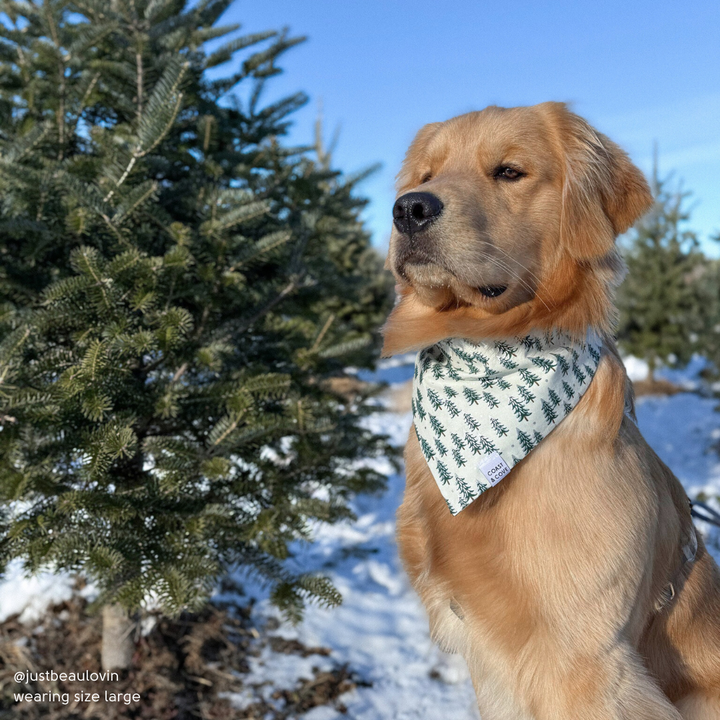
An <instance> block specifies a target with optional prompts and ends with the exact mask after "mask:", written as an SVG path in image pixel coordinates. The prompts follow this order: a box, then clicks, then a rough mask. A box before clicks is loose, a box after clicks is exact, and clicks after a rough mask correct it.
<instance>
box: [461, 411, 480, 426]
mask: <svg viewBox="0 0 720 720" xmlns="http://www.w3.org/2000/svg"><path fill="white" fill-rule="evenodd" d="M463 417H464V418H465V424H466V425H467V426H468V427H469V428H470V429H471V430H479V429H480V423H479V422H478V421H477V420H476V419H475V418H474V417H473V416H472V415H471V414H470V413H465V415H463Z"/></svg>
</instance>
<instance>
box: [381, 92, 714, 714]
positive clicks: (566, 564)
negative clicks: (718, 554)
mask: <svg viewBox="0 0 720 720" xmlns="http://www.w3.org/2000/svg"><path fill="white" fill-rule="evenodd" d="M411 192H420V193H423V194H426V195H423V197H424V198H425V199H426V200H427V195H429V196H430V197H431V200H430V201H429V202H430V204H429V205H427V203H426V204H425V205H423V204H422V203H420V205H418V206H413V208H414V209H410V210H408V208H407V207H406V208H405V209H406V210H408V212H410V213H413V212H414V213H415V217H414V219H413V218H410V219H411V220H412V221H413V222H415V228H414V230H415V232H414V233H409V232H407V227H406V226H403V224H402V221H403V220H404V219H406V216H405V215H403V212H404V211H403V209H402V207H401V206H402V203H400V206H398V205H396V213H395V218H396V223H395V224H396V227H395V228H394V230H393V233H392V237H391V241H390V251H389V257H388V267H389V268H390V269H391V270H392V272H393V273H394V275H395V277H396V279H397V282H398V288H397V289H398V294H399V301H398V303H397V304H396V306H395V309H394V310H393V312H392V314H391V315H390V317H389V319H388V321H387V323H386V325H385V327H384V329H383V333H384V338H385V345H384V355H386V356H387V355H392V354H396V353H401V352H407V351H410V350H419V349H422V348H425V347H428V346H430V345H433V344H434V343H436V342H438V341H441V340H444V339H447V338H465V339H469V340H475V341H486V340H491V339H495V338H506V337H523V336H525V335H527V334H528V333H530V332H531V331H536V330H541V331H547V330H559V331H564V332H566V333H568V334H571V335H573V336H577V337H580V336H584V335H585V333H586V331H587V329H588V328H589V327H590V328H595V329H596V330H597V331H598V332H600V333H601V334H602V335H603V340H604V346H603V352H602V357H601V360H600V364H599V366H598V369H597V372H596V373H595V376H594V379H593V380H592V383H591V384H590V386H589V388H588V389H587V392H585V394H584V395H583V397H582V399H581V400H580V402H579V403H578V404H577V406H576V407H575V409H574V410H573V411H572V412H571V413H570V414H569V415H568V416H567V418H565V419H564V420H563V421H562V422H561V423H560V424H559V425H558V426H557V427H556V429H554V430H553V432H552V433H551V434H550V435H548V436H547V437H546V438H545V439H544V440H543V441H542V442H541V443H540V444H539V445H538V447H537V448H536V449H534V450H533V451H532V452H530V454H529V455H527V457H526V458H525V459H523V460H522V461H521V462H520V463H519V464H517V465H516V466H515V467H514V468H513V469H512V471H511V472H510V474H509V475H507V477H505V478H504V479H503V480H502V481H501V482H500V483H499V484H498V485H496V486H495V487H492V488H490V489H488V490H487V491H486V492H485V493H483V494H482V495H481V496H480V497H479V498H477V499H476V500H474V502H472V503H471V504H470V505H469V506H468V507H467V508H466V509H465V510H463V511H462V512H460V513H459V514H458V515H457V516H453V515H451V513H450V512H449V511H448V508H447V507H446V504H445V502H444V501H443V498H442V496H441V494H440V492H439V490H438V487H437V485H436V483H435V481H434V479H433V477H432V475H431V473H430V470H429V468H428V466H427V463H426V461H425V458H424V457H423V454H422V452H421V450H420V447H419V443H418V439H417V437H416V434H415V431H414V430H411V432H410V437H409V440H408V444H407V447H406V450H405V461H406V471H407V484H406V490H405V497H404V501H403V503H402V505H401V507H400V509H399V511H398V542H399V547H400V552H401V556H402V560H403V563H404V565H405V568H406V570H407V572H408V574H409V576H410V579H411V582H412V584H413V586H414V587H415V589H416V590H417V592H418V593H419V595H420V597H421V599H422V601H423V603H424V605H425V607H426V609H427V612H428V615H429V621H430V626H431V632H432V635H433V638H434V639H435V640H436V642H438V643H439V644H440V646H441V647H442V648H443V649H445V650H447V651H449V652H457V653H460V654H462V655H463V656H464V658H465V660H466V661H467V664H468V667H469V669H470V673H471V676H472V680H473V684H474V687H475V691H476V695H477V702H478V706H479V709H480V712H481V715H482V718H483V720H531V719H532V720H620V719H623V720H630V719H632V720H641V719H647V720H650V719H652V720H671V718H672V719H674V720H679V719H680V718H685V720H718V719H720V571H719V570H718V567H717V565H716V564H715V562H714V561H713V560H712V558H711V557H710V556H709V555H708V553H707V551H706V550H705V547H704V546H703V543H702V540H699V547H698V549H697V554H696V556H695V559H694V561H692V562H687V563H684V561H683V556H682V549H683V544H684V542H685V541H686V539H687V538H688V537H689V536H690V534H691V533H692V532H693V531H692V530H691V527H692V521H691V517H690V508H689V505H688V500H687V497H686V495H685V492H684V490H683V488H682V486H681V485H680V483H679V482H678V480H677V479H676V478H675V476H674V475H673V474H672V472H671V471H670V470H669V469H668V468H667V467H666V466H665V465H664V464H663V462H662V461H661V460H660V459H659V458H658V457H657V455H656V454H655V453H654V452H653V451H652V449H651V448H650V447H649V446H648V444H647V443H646V441H645V440H644V439H643V437H642V435H641V434H640V432H639V430H638V428H637V427H636V425H635V424H634V422H633V420H632V419H631V418H630V417H629V416H628V414H630V415H632V411H630V413H628V412H627V411H626V408H627V406H628V404H629V405H630V406H632V390H631V385H630V383H629V381H628V379H627V376H626V373H625V368H624V366H623V363H622V360H621V359H620V357H619V355H618V353H617V350H616V349H615V345H614V343H613V340H612V337H611V335H610V332H611V328H612V325H613V306H612V297H613V288H614V286H615V285H616V284H617V282H618V280H619V278H620V277H621V274H622V271H623V266H622V262H621V260H620V258H619V256H618V253H617V251H616V249H615V243H614V241H615V238H616V236H617V235H618V234H620V233H623V232H625V231H626V230H627V229H628V228H629V227H630V226H631V225H632V224H633V223H634V222H635V221H636V220H637V219H638V218H639V217H640V216H641V215H642V214H643V213H644V212H645V211H646V210H647V209H648V208H649V207H650V206H651V203H652V197H651V195H650V192H649V189H648V186H647V183H646V182H645V179H644V178H643V176H642V174H641V172H640V171H639V170H638V169H637V168H636V167H635V166H634V165H633V164H632V163H631V162H630V160H629V159H628V157H627V155H626V154H625V153H624V152H623V151H622V150H621V149H620V148H619V147H618V146H617V145H615V144H614V143H613V142H612V141H610V140H609V139H608V138H607V137H605V136H604V135H602V134H601V133H599V132H597V131H595V130H594V129H593V128H592V127H591V126H590V125H589V124H588V123H587V122H586V121H585V120H583V119H582V118H580V117H578V116H577V115H575V114H573V113H571V112H570V111H569V110H568V109H567V108H566V106H565V105H564V104H562V103H543V104H541V105H537V106H533V107H519V108H510V109H504V108H499V107H489V108H486V109H485V110H483V111H481V112H473V113H468V114H466V115H461V116H459V117H456V118H453V119H451V120H448V121H447V122H442V123H433V124H430V125H427V126H425V127H424V128H422V129H421V130H420V132H419V133H418V135H417V137H416V138H415V140H414V142H413V143H412V145H411V146H410V149H409V150H408V152H407V156H406V158H405V161H404V164H403V166H402V169H401V171H400V173H399V176H398V197H399V198H400V199H402V198H403V197H404V196H406V195H407V194H408V193H411ZM433 198H434V199H433ZM423 202H425V200H423ZM398 207H400V209H399V210H398ZM671 584H672V585H671ZM668 589H669V592H668Z"/></svg>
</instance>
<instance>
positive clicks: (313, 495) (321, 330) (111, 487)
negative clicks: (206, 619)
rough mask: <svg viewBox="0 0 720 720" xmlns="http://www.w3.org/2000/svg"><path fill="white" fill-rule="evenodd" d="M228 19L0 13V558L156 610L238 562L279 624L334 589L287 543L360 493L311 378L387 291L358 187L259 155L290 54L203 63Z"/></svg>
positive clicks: (148, 2)
mask: <svg viewBox="0 0 720 720" xmlns="http://www.w3.org/2000/svg"><path fill="white" fill-rule="evenodd" d="M228 5H229V0H200V2H198V3H196V4H194V5H193V6H192V7H186V3H184V2H182V1H180V2H175V1H174V0H136V1H135V2H132V3H125V2H114V1H110V0H83V2H80V3H74V4H70V3H67V2H65V1H64V0H46V1H45V2H43V3H42V4H39V3H35V2H27V3H16V2H12V1H11V0H5V1H3V2H2V3H1V4H0V9H1V10H2V12H3V13H4V17H5V20H4V21H3V23H0V35H2V37H3V41H2V50H1V51H0V63H1V64H2V73H0V95H1V97H2V102H1V103H0V114H1V115H2V124H1V127H2V131H1V134H0V187H1V188H2V197H3V203H2V206H1V208H0V212H1V213H2V216H1V217H0V252H1V253H2V257H3V268H2V274H1V275H0V303H1V304H2V306H3V309H4V312H3V315H2V319H1V322H2V326H1V330H0V332H2V338H0V339H1V343H0V366H1V367H0V376H1V377H2V378H3V388H2V394H1V395H0V413H2V415H3V417H4V418H6V420H5V421H4V423H3V428H2V432H1V433H0V492H1V493H2V499H3V500H4V501H5V502H12V503H13V508H14V509H13V511H12V514H11V515H10V516H9V519H8V522H7V523H6V524H5V527H4V528H3V529H2V541H1V542H0V547H1V548H2V560H3V561H7V560H9V559H10V558H22V559H23V560H24V562H25V565H26V567H27V569H28V570H29V571H30V572H34V571H37V570H38V569H40V568H42V567H51V568H54V569H66V570H73V571H75V570H78V571H81V572H83V573H85V574H86V575H87V576H89V577H91V578H92V579H93V580H95V581H96V582H97V584H98V586H99V587H100V590H101V593H100V597H99V598H98V601H97V604H98V605H102V604H106V607H115V606H116V604H118V603H119V604H120V605H122V606H124V607H126V608H128V609H133V608H137V607H139V606H141V605H142V604H143V602H144V601H145V599H146V598H147V597H149V596H154V597H155V598H156V599H157V600H158V601H159V602H160V603H161V605H162V606H163V608H164V609H165V610H166V611H167V612H170V613H176V612H178V611H179V610H181V609H182V608H186V607H190V608H192V607H197V606H198V605H199V604H200V603H202V602H203V601H204V599H205V598H206V597H207V595H208V593H209V592H210V591H211V589H212V587H213V585H214V583H215V581H216V579H217V578H219V577H220V576H221V575H222V574H223V573H224V572H225V571H226V569H227V568H228V567H231V566H237V565H242V566H244V567H246V568H248V569H249V570H251V571H253V572H255V573H256V574H259V575H260V576H261V577H263V578H264V579H265V580H267V581H268V582H269V583H270V584H271V586H272V588H273V594H272V596H273V599H274V601H275V602H276V603H277V604H278V605H279V606H280V607H282V608H283V609H284V610H286V611H287V612H288V613H289V614H290V615H291V616H293V617H298V616H299V613H300V610H301V607H302V602H303V599H304V598H312V597H314V598H317V599H319V600H320V601H321V602H325V603H328V604H335V603H337V602H338V601H339V596H338V593H337V592H336V590H335V589H334V588H333V587H332V586H331V585H330V583H329V581H328V580H327V579H326V578H323V577H321V576H314V575H297V574H295V573H293V572H292V571H291V570H290V569H289V568H288V566H287V565H286V563H285V562H284V560H285V559H286V558H287V557H288V555H289V552H290V549H289V547H290V544H291V543H292V542H294V541H297V540H307V539H310V538H311V535H310V528H311V527H312V524H313V521H317V520H321V521H327V522H333V521H336V520H338V519H341V518H346V517H348V516H349V515H350V510H349V508H348V505H347V499H348V498H349V496H350V494H351V493H352V492H354V491H358V490H370V489H376V488H379V487H381V485H382V482H383V478H382V477H381V476H380V475H378V473H377V472H376V471H374V470H372V469H371V468H369V467H363V468H362V469H360V465H359V464H358V462H357V461H358V459H359V458H361V457H363V456H365V455H368V454H371V455H372V454H377V453H380V452H383V453H384V452H386V451H387V448H386V447H385V443H384V442H383V440H382V438H380V437H378V436H376V435H374V434H373V433H371V432H369V431H368V430H366V429H364V428H363V427H362V426H361V424H360V420H361V418H362V416H363V415H365V414H367V413H369V412H371V411H372V408H371V407H370V405H369V404H368V403H366V402H365V400H366V396H367V393H365V392H362V393H361V394H360V395H358V396H357V397H356V398H355V399H354V400H353V405H352V406H353V412H348V411H347V407H348V400H347V398H346V397H345V396H344V395H343V394H342V393H341V392H340V391H339V390H337V389H336V385H335V384H334V378H337V377H338V376H341V375H342V374H343V368H344V367H346V366H347V365H348V364H352V365H355V366H359V367H366V368H371V367H372V365H373V362H374V360H373V358H374V356H375V354H376V351H377V345H376V342H375V341H374V339H373V336H372V335H371V332H372V331H373V330H374V328H376V327H378V325H379V324H380V322H381V319H382V318H383V316H384V315H385V313H386V311H387V308H388V300H389V294H390V293H389V290H388V284H387V281H386V280H385V279H384V278H383V277H382V275H381V261H380V260H379V258H378V257H377V255H376V253H375V252H374V251H373V249H372V248H371V245H370V239H369V237H368V235H367V233H366V232H365V230H364V229H363V226H362V224H361V222H360V219H359V212H360V209H361V208H362V206H363V201H362V200H360V199H358V198H356V197H355V195H354V190H355V186H356V183H357V182H358V181H359V180H360V179H361V176H360V175H358V176H357V177H355V178H349V179H346V178H344V177H343V176H342V175H341V174H340V173H338V172H337V171H335V170H333V169H332V168H331V167H330V162H331V158H330V157H329V154H328V153H327V152H325V151H324V149H323V148H322V145H321V143H320V142H319V141H318V142H317V143H316V148H315V151H316V152H315V153H314V154H313V153H311V152H309V151H308V150H306V149H303V148H292V147H288V146H286V145H283V144H282V138H283V135H284V134H285V133H286V130H287V128H288V125H289V122H290V117H291V114H292V112H293V111H294V110H295V109H296V108H298V107H300V106H301V105H302V104H303V103H304V102H305V97H304V96H303V95H302V94H298V95H294V96H292V97H288V98H284V99H281V100H278V101H275V102H273V103H270V104H263V102H262V90H263V87H264V83H265V82H266V80H267V79H268V78H269V77H271V76H272V75H275V74H277V73H278V72H279V68H278V66H277V62H278V59H279V57H280V56H281V55H282V53H283V52H285V51H286V50H287V49H288V48H290V47H292V46H293V45H295V44H296V43H297V42H299V41H300V38H291V37H289V36H288V35H287V34H286V33H284V32H283V33H275V32H267V33H259V34H255V35H250V36H246V37H233V38H230V39H229V40H227V42H226V43H225V44H224V45H221V46H220V47H219V48H218V49H216V50H215V51H214V52H212V53H207V52H206V51H205V50H204V43H205V42H206V41H208V40H213V39H217V38H220V37H222V36H223V35H225V34H227V33H228V32H229V31H232V30H234V28H232V27H221V26H218V25H216V23H217V21H218V20H219V18H220V15H221V14H222V13H223V12H224V10H225V9H226V8H227V7H228ZM237 53H245V55H244V58H242V61H241V62H240V63H239V64H238V63H237V62H236V61H238V59H239V56H238V55H237ZM230 60H232V61H233V62H234V63H235V65H236V69H235V70H234V71H232V72H231V73H230V74H228V75H226V76H225V77H218V76H213V77H210V76H209V75H208V72H207V71H208V70H209V69H210V68H214V67H217V66H219V65H222V64H223V63H226V62H228V61H230ZM238 83H240V84H242V86H243V87H245V86H248V92H246V93H244V96H245V97H246V98H247V99H246V100H241V99H240V98H239V96H235V95H233V94H232V93H233V92H234V89H235V88H236V86H237V85H238ZM7 418H12V420H7ZM319 490H320V492H318V491H319Z"/></svg>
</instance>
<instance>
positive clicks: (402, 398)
mask: <svg viewBox="0 0 720 720" xmlns="http://www.w3.org/2000/svg"><path fill="white" fill-rule="evenodd" d="M412 389H413V381H412V380H408V381H407V382H404V383H402V384H398V385H392V386H390V387H389V388H388V389H387V390H386V392H387V397H388V409H389V410H391V411H392V412H396V413H406V412H410V410H411V407H410V401H411V400H412Z"/></svg>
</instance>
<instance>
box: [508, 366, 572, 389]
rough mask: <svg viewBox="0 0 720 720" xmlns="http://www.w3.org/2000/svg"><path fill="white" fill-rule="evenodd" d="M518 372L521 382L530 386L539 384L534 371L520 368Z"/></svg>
mask: <svg viewBox="0 0 720 720" xmlns="http://www.w3.org/2000/svg"><path fill="white" fill-rule="evenodd" d="M566 364H567V362H566ZM568 367H569V366H568ZM519 374H520V377H521V378H522V379H523V382H526V383H527V384H528V385H530V386H531V387H532V386H533V385H539V384H540V378H539V377H538V376H537V375H536V374H535V373H533V372H531V371H530V370H528V369H527V368H520V370H519Z"/></svg>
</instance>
